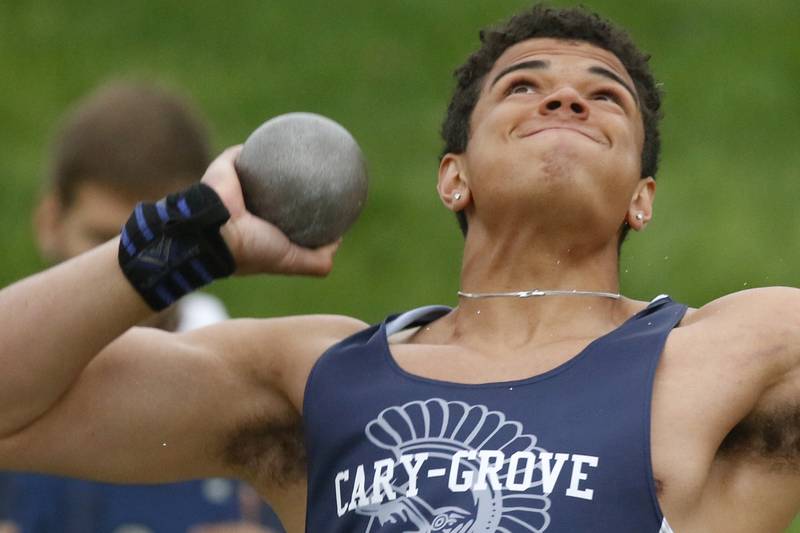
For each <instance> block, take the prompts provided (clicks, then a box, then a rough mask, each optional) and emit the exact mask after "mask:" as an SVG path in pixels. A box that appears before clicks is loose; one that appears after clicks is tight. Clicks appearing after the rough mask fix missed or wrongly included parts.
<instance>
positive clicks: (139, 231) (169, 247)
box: [119, 183, 236, 311]
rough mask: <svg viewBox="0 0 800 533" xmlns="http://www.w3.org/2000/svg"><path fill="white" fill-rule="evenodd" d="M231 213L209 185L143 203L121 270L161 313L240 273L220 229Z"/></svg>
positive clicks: (125, 235)
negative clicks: (196, 293) (236, 270)
mask: <svg viewBox="0 0 800 533" xmlns="http://www.w3.org/2000/svg"><path fill="white" fill-rule="evenodd" d="M229 218H230V213H228V210H227V209H226V208H225V205H224V204H223V203H222V200H220V198H219V196H218V195H217V193H216V192H215V191H214V189H212V188H211V187H209V186H208V185H206V184H204V183H196V184H194V185H192V186H191V187H189V188H188V189H186V190H185V191H182V192H179V193H176V194H170V195H168V196H167V197H166V198H162V199H161V200H159V201H158V202H155V203H143V202H140V203H138V204H137V205H136V208H135V209H134V210H133V213H132V214H131V216H130V218H129V219H128V221H127V222H126V223H125V225H124V226H123V228H122V234H121V236H120V241H119V264H120V267H122V272H123V273H124V274H125V277H127V278H128V281H130V283H131V285H133V287H134V288H135V289H136V290H137V291H138V292H139V294H141V295H142V298H144V300H145V301H146V302H147V304H148V305H149V306H150V307H151V308H152V309H154V310H155V311H160V310H162V309H164V308H166V307H168V306H169V305H171V304H172V303H174V302H175V301H176V300H178V298H180V297H181V296H183V295H184V294H188V293H190V292H192V291H194V290H195V289H198V288H200V287H202V286H204V285H208V284H209V283H211V282H212V281H213V280H215V279H217V278H223V277H226V276H230V275H231V274H232V273H233V271H234V270H235V269H236V264H235V262H234V260H233V256H232V255H231V252H230V250H228V246H227V245H226V244H225V240H224V239H223V238H222V236H221V235H220V233H219V228H220V227H221V226H222V225H223V224H224V223H225V222H226V221H227V220H228V219H229Z"/></svg>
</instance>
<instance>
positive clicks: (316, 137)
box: [236, 113, 368, 248]
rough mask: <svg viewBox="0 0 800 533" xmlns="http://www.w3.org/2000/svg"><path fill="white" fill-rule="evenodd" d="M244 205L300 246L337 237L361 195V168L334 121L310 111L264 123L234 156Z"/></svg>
mask: <svg viewBox="0 0 800 533" xmlns="http://www.w3.org/2000/svg"><path fill="white" fill-rule="evenodd" d="M236 171H237V173H238V174H239V181H240V182H241V185H242V192H243V194H244V200H245V205H246V206H247V209H248V210H249V211H250V212H252V213H254V214H255V215H258V216H259V217H261V218H263V219H264V220H267V221H269V222H271V223H273V224H275V225H276V226H278V227H279V228H280V229H281V231H283V232H284V233H285V234H286V235H287V236H288V237H289V239H290V240H291V241H292V242H294V243H297V244H299V245H301V246H305V247H306V248H318V247H319V246H323V245H326V244H330V243H332V242H334V241H336V240H337V239H338V238H339V237H341V236H342V235H343V234H344V232H345V231H347V229H348V228H349V227H350V226H351V225H352V223H353V222H355V220H356V218H357V217H358V215H359V213H360V212H361V209H362V208H363V207H364V202H365V201H366V199H367V182H368V179H367V167H366V162H365V161H364V156H363V154H362V153H361V148H359V146H358V143H357V142H356V140H355V139H354V138H353V136H352V135H350V133H349V132H348V131H347V130H346V129H345V128H344V127H343V126H341V125H340V124H338V123H337V122H334V121H333V120H331V119H329V118H326V117H323V116H321V115H317V114H314V113H288V114H285V115H280V116H278V117H275V118H273V119H270V120H268V121H267V122H265V123H264V124H263V125H261V127H259V128H258V129H257V130H255V131H254V132H253V133H252V135H250V137H249V138H248V139H247V141H245V143H244V147H243V148H242V152H241V154H240V155H239V157H238V158H237V159H236Z"/></svg>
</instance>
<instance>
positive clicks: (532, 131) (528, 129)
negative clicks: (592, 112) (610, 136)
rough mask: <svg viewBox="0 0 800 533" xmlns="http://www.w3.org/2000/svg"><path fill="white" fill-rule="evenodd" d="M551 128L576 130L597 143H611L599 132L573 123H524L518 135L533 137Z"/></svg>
mask: <svg viewBox="0 0 800 533" xmlns="http://www.w3.org/2000/svg"><path fill="white" fill-rule="evenodd" d="M550 130H567V131H572V132H575V133H579V134H581V135H583V136H584V137H588V138H589V139H591V140H593V141H594V142H596V143H599V144H606V145H607V144H610V143H609V142H608V141H606V140H605V138H602V137H601V136H600V135H599V134H598V133H597V132H594V131H591V130H589V129H587V128H581V127H579V126H574V125H571V124H549V125H545V124H535V125H533V124H531V125H528V126H526V125H524V124H523V126H522V127H521V128H520V129H519V134H518V136H519V137H520V138H524V137H532V136H534V135H536V134H537V133H541V132H543V131H550Z"/></svg>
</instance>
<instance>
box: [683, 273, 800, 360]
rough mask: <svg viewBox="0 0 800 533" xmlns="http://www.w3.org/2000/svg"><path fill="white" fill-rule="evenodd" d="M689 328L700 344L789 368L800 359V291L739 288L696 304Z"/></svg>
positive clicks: (693, 339)
mask: <svg viewBox="0 0 800 533" xmlns="http://www.w3.org/2000/svg"><path fill="white" fill-rule="evenodd" d="M681 325H682V326H683V328H682V329H683V333H684V334H685V335H686V336H687V337H688V338H689V339H691V342H693V343H695V346H698V347H700V346H714V352H722V353H723V354H724V355H731V356H733V355H737V354H738V355H741V356H742V357H744V358H747V359H749V360H750V362H753V363H756V364H759V366H764V365H767V366H774V370H775V371H777V372H785V371H787V370H789V369H790V368H792V367H794V366H796V365H797V364H799V363H800V353H798V350H797V349H796V346H799V345H800V344H798V342H797V341H800V290H798V289H795V288H790V287H766V288H759V289H750V290H746V291H740V292H735V293H732V294H729V295H726V296H723V297H721V298H718V299H716V300H713V301H711V302H709V303H707V304H705V305H704V306H702V307H700V308H699V309H690V310H689V311H688V312H687V314H686V317H685V318H684V320H683V322H682V324H681Z"/></svg>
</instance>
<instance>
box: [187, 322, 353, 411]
mask: <svg viewBox="0 0 800 533" xmlns="http://www.w3.org/2000/svg"><path fill="white" fill-rule="evenodd" d="M366 327H367V324H366V323H365V322H363V321H361V320H358V319H355V318H351V317H347V316H340V315H299V316H289V317H281V318H267V319H237V320H228V321H226V322H224V323H221V324H217V325H214V326H209V327H207V328H203V329H199V330H196V331H193V332H188V333H185V334H183V336H184V337H185V338H186V339H187V340H188V341H190V342H194V343H199V344H203V345H204V346H205V347H206V348H207V349H209V350H210V351H212V352H214V353H217V354H218V355H219V356H221V357H225V358H231V359H235V361H234V362H233V366H234V367H235V368H237V369H239V371H241V372H244V373H246V374H247V375H248V376H250V378H251V379H255V380H258V381H260V382H262V384H263V385H266V386H269V387H270V388H275V389H277V390H280V391H282V392H283V393H284V394H285V395H286V396H287V397H288V398H289V399H290V400H291V401H292V403H293V404H294V405H295V407H297V408H298V410H299V407H300V406H301V404H300V402H301V400H302V390H303V388H304V386H305V380H306V378H307V376H308V373H309V372H310V371H311V367H312V366H313V365H314V363H315V362H316V360H317V359H318V358H319V356H320V355H322V354H323V353H324V352H325V350H327V349H328V348H329V347H331V346H332V345H334V344H336V343H337V342H339V341H341V340H343V339H345V338H347V337H349V336H350V335H353V334H354V333H356V332H358V331H360V330H362V329H364V328H366Z"/></svg>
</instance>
